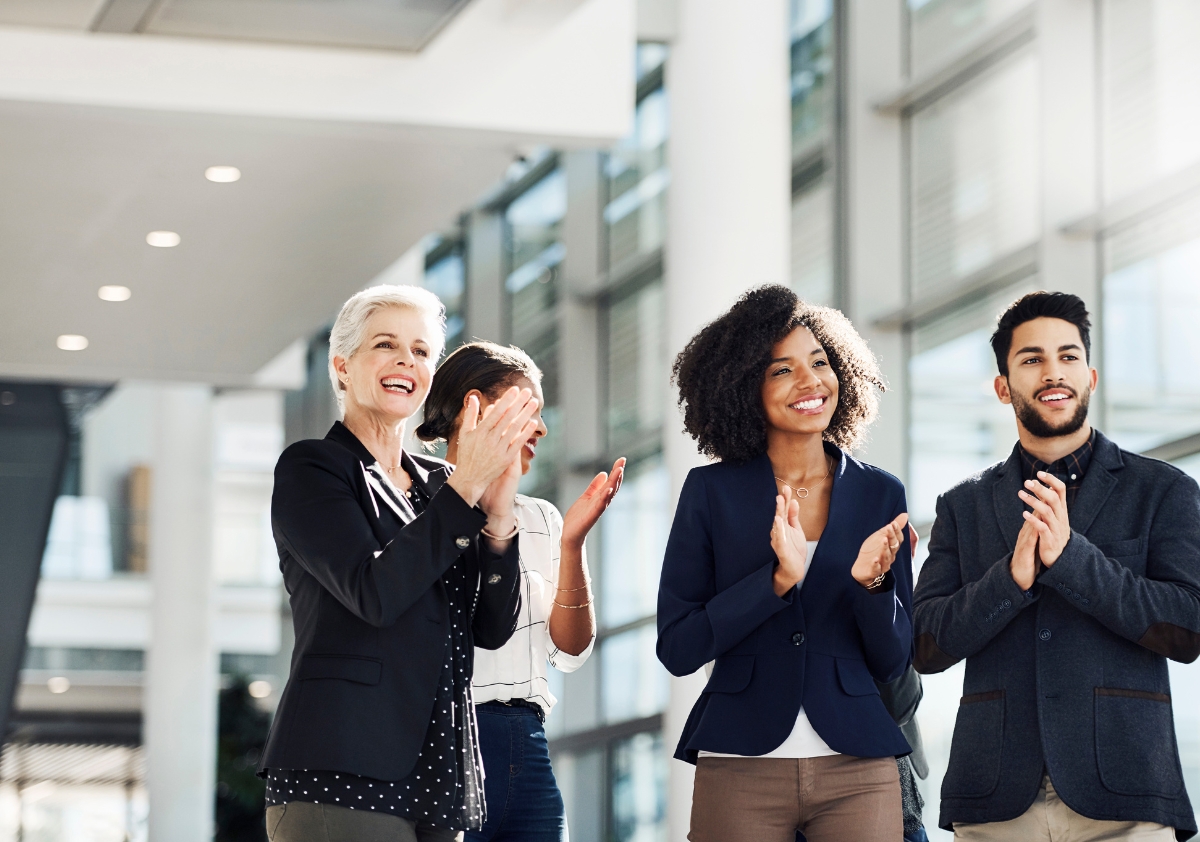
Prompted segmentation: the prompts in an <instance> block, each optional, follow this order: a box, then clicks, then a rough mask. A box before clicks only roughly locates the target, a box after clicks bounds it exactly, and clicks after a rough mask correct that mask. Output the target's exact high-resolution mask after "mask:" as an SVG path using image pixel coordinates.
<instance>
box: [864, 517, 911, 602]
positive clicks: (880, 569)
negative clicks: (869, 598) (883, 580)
mask: <svg viewBox="0 0 1200 842" xmlns="http://www.w3.org/2000/svg"><path fill="white" fill-rule="evenodd" d="M907 524H908V512H901V513H900V514H898V515H897V516H896V519H895V520H893V521H892V522H891V523H889V524H888V525H887V526H885V527H883V528H882V529H880V530H879V531H877V532H873V533H871V535H870V536H869V537H868V538H867V540H865V541H863V545H862V548H861V549H859V551H858V558H857V559H855V560H854V566H853V567H851V568H850V575H851V576H853V577H854V581H856V582H858V583H859V584H860V585H862V586H863V587H864V588H869V587H871V586H872V585H873V584H874V583H875V582H876V581H877V580H878V579H879V578H880V577H881V576H883V575H884V574H885V573H887V572H888V571H889V570H891V569H892V562H894V561H895V560H896V553H897V552H898V551H899V550H900V542H901V541H904V540H905V539H906V538H907V537H908V535H907V534H906V531H905V529H904V527H905V526H906V525H907Z"/></svg>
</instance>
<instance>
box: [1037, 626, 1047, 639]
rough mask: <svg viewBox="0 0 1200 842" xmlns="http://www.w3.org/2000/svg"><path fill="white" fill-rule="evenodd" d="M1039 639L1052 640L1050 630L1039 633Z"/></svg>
mask: <svg viewBox="0 0 1200 842" xmlns="http://www.w3.org/2000/svg"><path fill="white" fill-rule="evenodd" d="M1038 637H1040V638H1041V639H1042V640H1049V639H1050V629H1042V630H1041V631H1040V632H1039V633H1038Z"/></svg>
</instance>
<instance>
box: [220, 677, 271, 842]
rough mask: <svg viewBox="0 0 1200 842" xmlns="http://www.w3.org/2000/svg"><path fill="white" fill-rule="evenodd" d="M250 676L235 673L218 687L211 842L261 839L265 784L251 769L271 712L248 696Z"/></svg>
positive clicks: (264, 812)
mask: <svg viewBox="0 0 1200 842" xmlns="http://www.w3.org/2000/svg"><path fill="white" fill-rule="evenodd" d="M248 681H249V680H248V679H247V678H246V677H245V676H242V675H235V676H234V677H233V680H232V681H231V682H230V684H229V686H228V687H226V688H225V689H223V690H222V691H221V701H220V712H219V719H218V725H217V815H216V824H217V832H216V836H215V837H214V840H215V842H262V839H263V837H264V836H265V835H266V831H265V815H266V806H265V797H266V791H267V783H266V781H264V780H263V779H262V778H259V777H258V776H257V775H256V774H255V771H256V770H257V768H258V761H259V758H260V757H261V756H262V752H263V748H264V746H265V745H266V742H267V730H268V728H270V725H271V716H270V714H268V713H264V712H263V711H261V710H259V708H258V706H257V704H256V703H255V701H254V699H253V698H252V697H251V696H250V690H249V684H248Z"/></svg>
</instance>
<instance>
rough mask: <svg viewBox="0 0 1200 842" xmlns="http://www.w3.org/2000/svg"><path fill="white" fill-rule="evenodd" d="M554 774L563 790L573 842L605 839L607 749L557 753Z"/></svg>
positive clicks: (553, 760)
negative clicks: (605, 768)
mask: <svg viewBox="0 0 1200 842" xmlns="http://www.w3.org/2000/svg"><path fill="white" fill-rule="evenodd" d="M552 762H553V764H554V777H555V778H557V780H558V787H559V789H560V790H561V791H562V796H563V806H564V807H565V808H566V814H567V829H568V831H569V835H570V839H571V842H601V840H603V839H604V809H605V804H604V800H605V795H606V793H605V787H604V749H603V748H597V749H593V750H591V751H586V752H581V753H579V754H575V753H570V752H562V753H556V754H555V755H554V756H553V758H552Z"/></svg>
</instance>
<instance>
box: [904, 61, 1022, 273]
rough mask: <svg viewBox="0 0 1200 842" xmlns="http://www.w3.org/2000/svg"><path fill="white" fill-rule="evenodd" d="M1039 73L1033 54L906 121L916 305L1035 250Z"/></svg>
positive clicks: (941, 100) (1007, 65) (1006, 64)
mask: <svg viewBox="0 0 1200 842" xmlns="http://www.w3.org/2000/svg"><path fill="white" fill-rule="evenodd" d="M1037 151H1038V64H1037V59H1036V57H1035V56H1034V55H1033V53H1031V52H1024V53H1021V54H1020V55H1018V56H1016V57H1014V58H1012V59H1010V60H1009V61H1007V62H1006V63H1005V64H1004V65H1003V66H1001V67H1000V68H999V69H997V70H995V71H993V72H991V73H989V74H987V75H986V76H984V77H982V78H980V79H977V80H975V81H973V82H970V83H968V84H967V85H964V86H963V87H962V88H959V89H957V90H955V91H954V92H952V93H950V94H948V95H947V96H945V97H943V98H942V99H939V100H938V101H937V102H935V103H934V104H933V105H930V106H929V107H927V108H924V109H922V110H921V111H919V112H917V113H916V114H915V115H914V116H913V118H912V153H911V154H912V176H911V178H912V185H911V193H912V255H913V257H912V260H913V264H912V279H913V292H914V293H915V294H916V295H918V296H920V295H924V294H926V293H929V292H930V291H934V290H938V289H940V288H944V287H946V286H949V285H951V284H953V283H954V282H955V281H956V280H958V279H961V278H963V277H965V276H967V275H969V274H971V273H972V272H974V271H976V270H978V269H981V268H983V267H984V266H987V265H988V264H989V263H991V262H992V261H994V260H997V259H998V258H1000V257H1003V256H1004V255H1005V254H1008V253H1010V252H1012V251H1014V250H1016V249H1018V248H1021V247H1023V246H1025V245H1027V244H1029V243H1031V242H1033V241H1034V240H1035V239H1036V238H1037V236H1038V231H1039V223H1038V207H1039V204H1038V155H1037Z"/></svg>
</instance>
